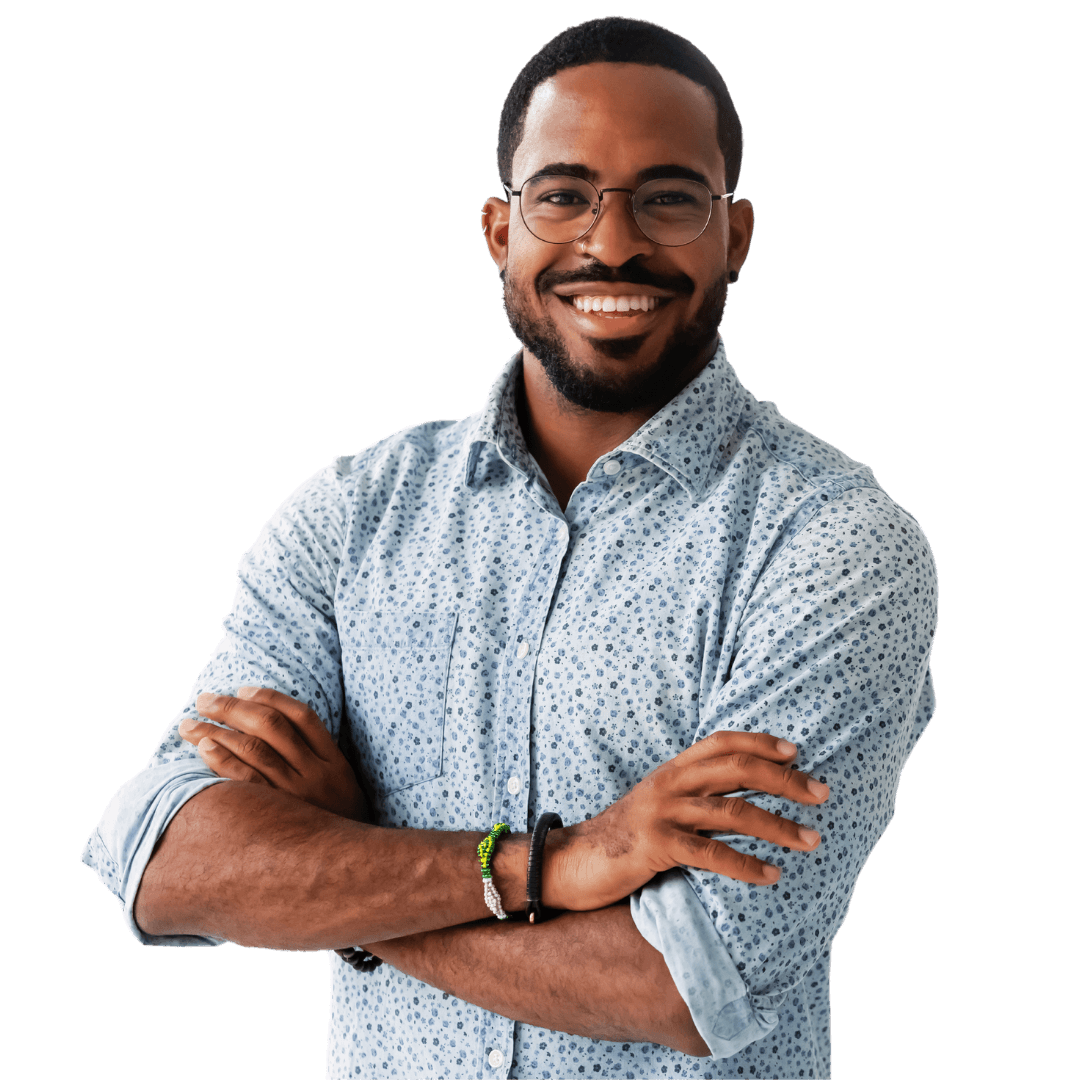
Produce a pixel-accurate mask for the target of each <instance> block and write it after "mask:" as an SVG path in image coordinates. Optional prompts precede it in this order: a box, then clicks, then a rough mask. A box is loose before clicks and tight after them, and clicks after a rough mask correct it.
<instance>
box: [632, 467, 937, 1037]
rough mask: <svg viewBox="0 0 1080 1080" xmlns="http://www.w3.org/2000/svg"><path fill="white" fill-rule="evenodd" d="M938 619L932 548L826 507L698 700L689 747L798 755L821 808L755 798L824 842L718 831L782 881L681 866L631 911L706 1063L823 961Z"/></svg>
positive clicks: (848, 499) (757, 1024)
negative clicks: (778, 841)
mask: <svg viewBox="0 0 1080 1080" xmlns="http://www.w3.org/2000/svg"><path fill="white" fill-rule="evenodd" d="M936 616H937V584H936V573H935V568H934V563H933V559H932V556H931V554H930V549H929V546H928V544H927V542H926V539H925V537H924V536H923V534H922V532H921V530H920V529H919V526H918V525H917V524H916V522H915V521H914V520H913V519H912V518H911V517H910V516H909V515H908V514H907V513H906V512H904V511H903V510H902V509H900V508H899V507H898V506H896V504H895V503H893V502H892V501H891V500H890V499H889V498H888V497H887V496H885V495H884V494H883V493H882V492H881V491H880V490H879V489H876V488H870V487H866V488H858V489H854V490H849V491H846V492H840V493H837V495H836V496H835V497H833V498H831V499H829V500H828V501H827V502H826V501H824V500H823V505H822V506H821V507H820V508H819V509H818V510H817V512H816V514H815V515H814V516H812V517H811V518H810V520H809V521H808V522H807V523H806V524H805V525H803V526H802V527H801V528H800V529H799V530H798V532H797V533H796V534H795V535H793V536H791V537H787V538H785V540H784V542H783V545H782V546H779V545H778V550H777V552H776V554H775V555H773V556H772V558H771V559H770V560H769V562H768V564H767V565H766V567H765V569H764V571H763V572H762V574H761V576H760V578H759V579H758V581H757V584H756V586H755V588H754V589H753V591H752V593H751V596H750V599H749V601H748V603H747V604H746V607H745V609H744V611H743V612H742V615H741V618H740V619H739V623H738V627H737V630H736V633H735V646H734V649H733V652H732V661H731V665H730V667H729V668H728V669H727V670H726V671H725V672H724V673H722V674H721V675H718V677H717V679H716V682H715V685H714V686H712V687H707V688H705V689H706V692H705V694H704V695H703V700H704V701H705V709H704V710H703V712H702V714H701V715H702V716H703V717H705V718H707V721H706V722H704V723H703V724H702V727H701V729H700V731H699V732H698V737H699V738H701V737H704V736H705V735H708V734H710V733H711V732H713V731H722V730H738V731H760V732H768V733H770V734H772V735H776V736H778V737H781V738H786V739H789V740H790V741H792V742H794V743H796V744H797V745H798V747H799V759H798V767H799V768H800V769H802V770H803V771H805V772H808V773H811V774H812V775H813V776H815V777H816V778H818V779H819V780H822V781H824V782H826V783H828V784H829V786H830V796H829V799H828V800H827V801H826V802H825V803H824V804H823V805H822V806H819V807H813V806H802V805H800V804H796V803H792V802H790V801H786V800H784V799H781V798H779V797H776V796H771V795H764V794H753V795H750V796H748V798H749V799H750V801H752V802H754V803H755V804H756V805H758V806H761V807H763V808H765V809H767V810H770V811H772V812H774V813H777V814H781V815H783V816H784V817H787V818H791V819H793V820H795V821H798V822H799V823H800V824H803V825H806V826H808V827H809V828H813V829H816V830H817V831H818V832H820V834H821V843H820V845H819V846H818V847H817V849H816V850H814V851H812V852H796V851H791V850H790V849H787V848H779V847H776V846H775V845H772V844H767V843H765V842H763V841H761V840H756V839H753V838H751V837H745V836H724V837H722V839H723V841H724V842H725V843H727V844H728V845H730V846H731V847H732V848H734V849H736V850H738V851H741V852H746V853H749V854H753V855H755V856H757V857H758V858H763V859H765V860H767V861H769V862H772V863H775V864H776V865H778V866H780V867H781V868H782V871H783V873H782V876H781V878H780V880H779V881H778V882H777V883H776V884H774V885H767V886H753V885H747V884H745V883H744V882H741V881H735V880H733V879H730V878H725V877H722V876H720V875H718V874H712V873H707V872H705V871H701V870H695V869H688V868H684V869H680V870H674V871H669V872H668V873H667V874H663V875H661V876H659V877H658V878H656V879H655V880H654V881H653V882H651V883H650V884H649V885H647V886H646V887H645V888H643V889H642V890H640V892H639V893H638V894H636V895H635V896H634V897H633V898H632V900H631V910H632V913H633V917H634V921H635V924H636V925H637V927H638V930H639V931H640V932H641V934H642V936H643V937H645V939H646V940H647V941H649V942H650V944H652V945H653V946H654V947H655V948H657V949H659V950H660V951H661V952H662V953H663V955H664V958H665V961H666V963H667V966H668V969H669V971H670V972H671V975H672V978H673V979H674V981H675V984H676V986H677V987H678V989H679V992H680V994H681V995H682V997H683V999H684V1000H685V1001H686V1003H687V1006H688V1007H689V1009H690V1012H691V1015H692V1017H693V1020H694V1023H695V1025H696V1026H697V1029H698V1031H699V1032H700V1034H701V1036H702V1038H703V1039H704V1040H705V1042H706V1043H707V1044H708V1046H709V1049H710V1051H711V1052H712V1054H713V1056H715V1057H730V1056H731V1055H733V1054H736V1053H738V1052H739V1051H740V1050H742V1049H743V1048H744V1047H746V1046H748V1045H749V1044H750V1043H752V1042H754V1041H756V1040H758V1039H761V1038H763V1037H764V1036H766V1035H767V1034H768V1033H769V1032H770V1031H772V1029H773V1028H774V1027H775V1026H776V1023H777V1010H778V1009H779V1008H780V1007H781V1006H782V1005H783V1004H784V1002H785V1000H786V998H787V996H788V994H789V993H790V992H791V991H792V990H793V988H795V987H798V986H800V984H802V983H803V981H804V980H805V979H806V977H807V976H808V974H809V973H810V972H811V971H813V970H814V969H815V965H816V964H818V962H819V960H820V959H821V958H823V957H826V956H827V955H828V952H829V949H830V947H831V943H832V939H833V936H834V935H835V933H836V931H837V929H838V928H839V926H840V924H841V922H842V921H843V919H844V916H845V914H846V913H847V908H848V903H849V901H850V899H851V894H852V890H853V888H854V885H855V879H856V877H857V876H858V873H859V871H860V870H861V869H862V867H863V865H864V863H865V862H866V859H867V857H868V856H869V854H870V851H871V849H872V848H873V846H874V844H875V843H876V842H877V840H878V838H879V837H880V836H881V834H882V833H883V831H884V829H885V826H886V825H887V824H888V822H889V820H890V819H891V817H892V814H893V809H894V804H895V797H896V789H897V784H898V782H899V777H900V769H901V766H902V765H903V763H904V761H905V760H906V758H907V756H908V754H909V753H910V752H911V749H912V747H913V746H914V744H915V741H916V740H917V739H918V738H919V736H920V735H921V733H922V731H923V730H924V728H925V726H926V724H927V722H928V721H929V719H930V716H931V714H932V713H933V709H934V693H933V687H932V683H931V680H930V675H929V669H928V661H929V653H930V644H931V641H932V638H933V634H934V628H935V624H936ZM826 1007H827V1005H826Z"/></svg>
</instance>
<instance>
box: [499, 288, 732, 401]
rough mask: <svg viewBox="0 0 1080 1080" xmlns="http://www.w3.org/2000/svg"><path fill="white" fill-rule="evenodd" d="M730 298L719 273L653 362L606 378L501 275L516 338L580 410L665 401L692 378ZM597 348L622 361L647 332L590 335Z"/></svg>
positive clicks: (638, 344)
mask: <svg viewBox="0 0 1080 1080" xmlns="http://www.w3.org/2000/svg"><path fill="white" fill-rule="evenodd" d="M726 299H727V277H726V275H721V277H719V278H718V279H717V280H716V281H714V282H713V283H712V285H710V286H709V288H708V289H707V290H706V292H705V297H704V299H703V300H702V303H701V307H700V308H699V310H698V312H697V314H696V315H695V316H694V317H693V318H692V319H691V320H690V321H689V322H687V323H685V324H684V325H682V326H680V327H679V328H678V329H677V330H676V331H675V333H674V334H672V335H671V337H670V338H668V341H667V343H666V344H665V345H664V348H663V350H662V352H661V353H660V355H659V356H658V357H657V358H656V361H655V363H653V364H651V365H650V366H649V367H648V368H646V369H645V370H644V371H640V372H637V373H634V374H633V375H629V376H626V377H623V378H604V377H603V376H600V375H598V374H596V373H595V372H592V371H590V370H589V369H588V367H586V366H585V365H584V364H581V363H579V362H577V361H575V360H574V358H573V357H572V356H571V355H570V350H569V349H568V348H567V347H566V342H565V341H564V340H563V338H562V336H561V335H560V334H559V331H558V330H557V329H556V327H555V323H554V322H553V321H552V320H551V319H537V318H534V317H533V316H532V315H531V313H530V312H529V311H528V310H527V306H526V301H525V297H524V296H523V295H522V293H521V291H520V290H519V289H518V288H517V286H516V283H515V281H514V279H513V278H512V277H511V276H509V275H506V276H505V277H504V278H503V304H504V306H505V308H506V316H507V318H508V319H509V320H510V328H511V329H512V330H513V331H514V334H515V335H516V337H517V339H518V340H519V341H520V342H521V343H522V345H524V346H525V348H526V349H528V350H529V352H531V353H532V354H533V356H535V357H536V359H537V360H539V361H540V363H541V365H542V366H543V368H544V371H545V372H546V373H547V377H548V379H549V380H550V381H551V385H552V386H554V387H555V389H556V390H557V391H558V392H559V394H560V395H561V396H562V397H563V398H565V399H566V401H568V402H570V404H571V405H576V406H577V407H578V408H581V409H590V410H592V411H593V412H611V413H625V412H634V411H637V410H639V409H645V408H652V409H654V410H655V409H658V408H661V407H662V406H664V405H666V404H667V403H668V402H669V401H670V400H671V399H672V398H673V397H674V396H675V395H676V394H677V393H678V392H679V391H680V390H681V389H682V388H683V387H684V386H685V385H686V384H687V382H688V381H689V379H688V378H687V372H688V370H689V369H690V368H691V367H692V366H693V364H694V362H695V361H696V360H698V359H699V358H700V356H701V354H702V353H703V352H704V351H705V350H706V349H707V348H708V347H709V345H710V344H711V343H712V341H713V339H714V338H715V337H716V331H717V327H718V326H719V325H720V320H721V319H722V318H723V315H724V302H725V301H726ZM587 340H588V342H589V344H590V345H591V346H592V347H593V349H595V350H596V351H597V352H598V353H601V354H602V355H604V356H608V357H611V358H612V359H613V360H623V359H626V358H628V357H631V356H634V355H635V354H636V353H637V352H638V350H639V349H640V348H641V346H642V345H643V344H644V342H645V335H644V334H640V335H635V336H634V337H626V338H617V339H614V340H613V339H610V338H589V339H587Z"/></svg>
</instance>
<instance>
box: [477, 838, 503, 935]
mask: <svg viewBox="0 0 1080 1080" xmlns="http://www.w3.org/2000/svg"><path fill="white" fill-rule="evenodd" d="M509 835H510V826H509V825H507V824H506V823H505V822H503V821H500V822H499V823H498V824H497V825H496V826H495V827H494V828H493V829H492V830H491V832H489V833H488V834H487V836H485V837H484V839H483V840H481V841H480V843H479V845H478V846H477V848H476V854H477V855H479V856H480V877H481V879H482V880H483V882H484V903H486V904H487V906H488V907H489V908H490V909H491V914H492V915H494V916H495V917H496V918H499V919H508V918H510V916H509V915H507V914H506V912H505V911H503V906H502V898H501V897H500V896H499V891H498V889H496V888H495V883H494V882H493V881H492V880H491V856H492V855H493V854H494V852H495V841H496V840H501V839H502V838H503V837H504V836H509Z"/></svg>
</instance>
